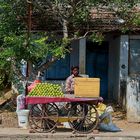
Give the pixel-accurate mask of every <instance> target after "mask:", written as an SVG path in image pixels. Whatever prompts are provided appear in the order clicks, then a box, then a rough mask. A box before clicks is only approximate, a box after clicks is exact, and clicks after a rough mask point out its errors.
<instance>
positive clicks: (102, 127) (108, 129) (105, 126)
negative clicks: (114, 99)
mask: <svg viewBox="0 0 140 140" xmlns="http://www.w3.org/2000/svg"><path fill="white" fill-rule="evenodd" d="M99 129H100V130H101V131H106V132H120V131H121V129H120V128H118V127H117V126H116V125H115V124H113V123H109V124H105V123H100V124H99Z"/></svg>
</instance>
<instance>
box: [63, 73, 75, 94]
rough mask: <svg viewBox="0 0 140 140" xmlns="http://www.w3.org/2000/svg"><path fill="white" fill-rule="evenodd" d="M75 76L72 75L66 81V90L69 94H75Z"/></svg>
mask: <svg viewBox="0 0 140 140" xmlns="http://www.w3.org/2000/svg"><path fill="white" fill-rule="evenodd" d="M74 77H75V76H74V75H73V74H72V75H70V76H69V77H68V78H67V79H66V85H65V90H66V92H67V93H73V92H74Z"/></svg>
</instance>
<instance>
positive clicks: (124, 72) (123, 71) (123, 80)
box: [118, 35, 129, 108]
mask: <svg viewBox="0 0 140 140" xmlns="http://www.w3.org/2000/svg"><path fill="white" fill-rule="evenodd" d="M128 54H129V37H128V35H122V36H121V38H120V92H119V95H118V96H119V101H120V104H121V105H122V106H123V107H124V108H125V107H126V94H127V93H126V86H127V77H128Z"/></svg>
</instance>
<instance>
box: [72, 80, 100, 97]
mask: <svg viewBox="0 0 140 140" xmlns="http://www.w3.org/2000/svg"><path fill="white" fill-rule="evenodd" d="M74 82H75V84H74V95H75V97H99V96H100V95H99V94H100V78H79V77H78V78H75V80H74Z"/></svg>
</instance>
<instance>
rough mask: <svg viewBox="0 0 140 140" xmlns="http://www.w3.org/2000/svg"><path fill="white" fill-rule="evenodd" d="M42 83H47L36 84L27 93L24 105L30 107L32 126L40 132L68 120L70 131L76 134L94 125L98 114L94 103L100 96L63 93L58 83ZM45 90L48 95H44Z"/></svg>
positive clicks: (51, 128)
mask: <svg viewBox="0 0 140 140" xmlns="http://www.w3.org/2000/svg"><path fill="white" fill-rule="evenodd" d="M43 86H44V87H43ZM45 86H46V84H38V85H37V87H36V88H35V91H32V92H31V93H29V95H28V96H26V104H27V105H28V107H29V108H30V112H29V124H30V127H31V129H33V130H34V131H36V132H40V133H44V132H51V131H52V132H53V131H54V130H55V128H57V125H58V124H60V123H62V122H68V123H69V125H70V127H71V128H72V129H73V132H77V133H90V132H92V131H93V130H94V129H95V128H96V127H97V125H98V122H99V117H98V112H97V110H96V107H95V106H96V105H98V103H99V102H102V101H103V99H102V98H101V97H96V98H77V97H71V96H65V95H64V94H63V95H62V92H61V91H59V89H60V87H59V86H54V85H53V86H52V85H51V84H50V85H49V86H48V85H47V88H46V87H45ZM52 87H53V89H52ZM49 88H50V90H49ZM46 90H47V91H46ZM40 91H43V92H42V93H40ZM50 91H53V92H51V93H50ZM37 92H38V93H37ZM54 92H57V94H55V93H54ZM45 93H46V94H47V93H50V94H48V95H45ZM49 96H50V97H49Z"/></svg>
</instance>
